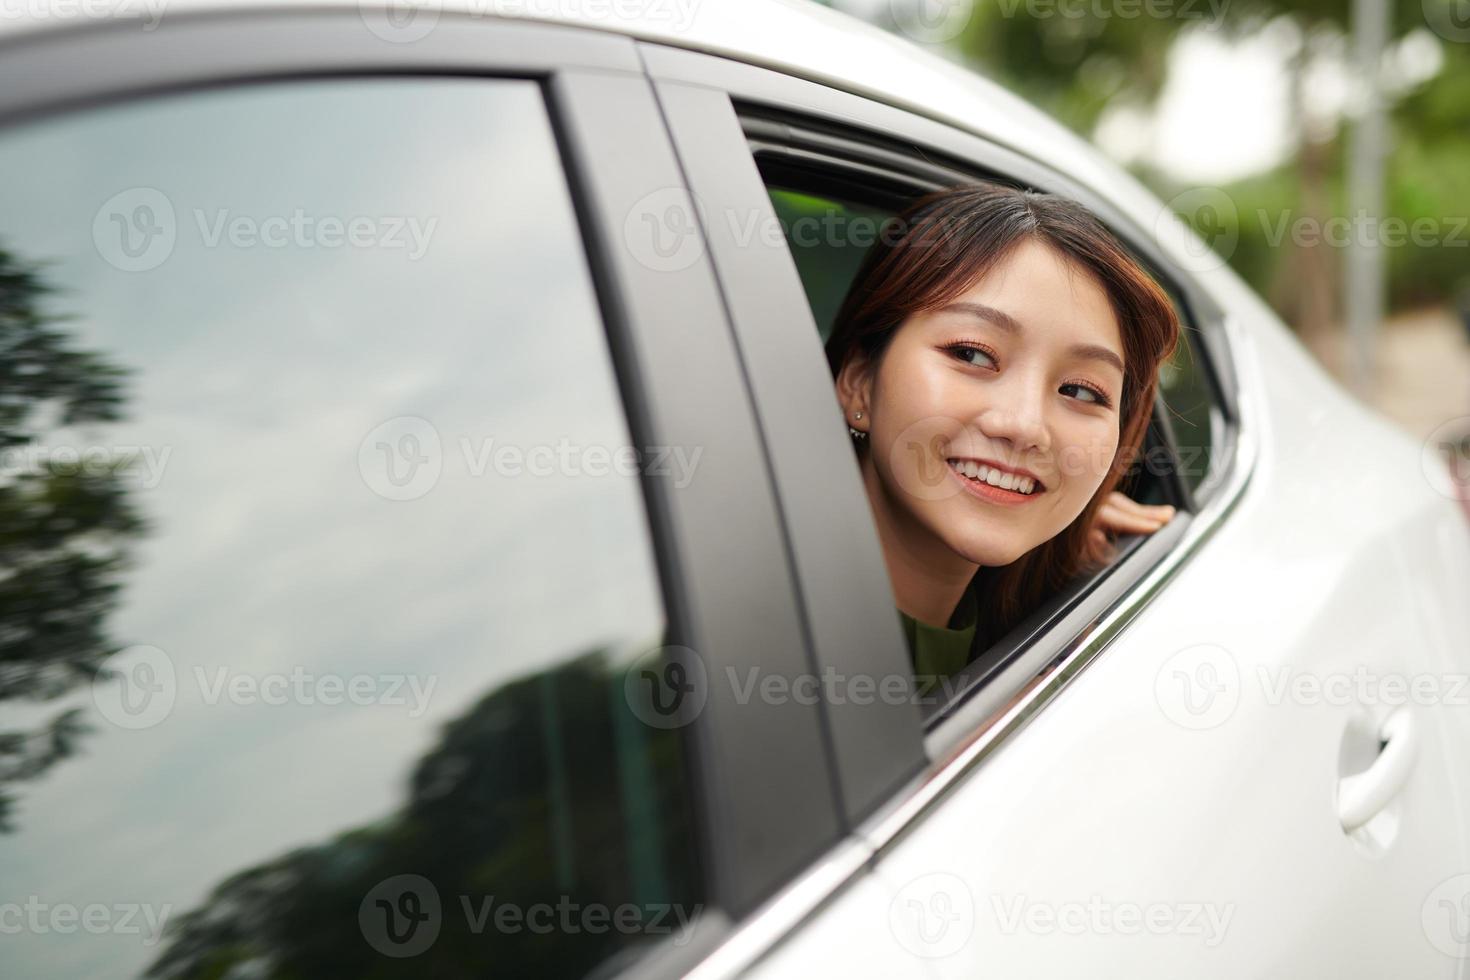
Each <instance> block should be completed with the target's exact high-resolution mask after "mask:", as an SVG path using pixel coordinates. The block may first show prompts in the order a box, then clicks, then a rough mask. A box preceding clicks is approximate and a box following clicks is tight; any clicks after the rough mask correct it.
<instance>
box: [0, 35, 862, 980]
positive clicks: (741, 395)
mask: <svg viewBox="0 0 1470 980" xmlns="http://www.w3.org/2000/svg"><path fill="white" fill-rule="evenodd" d="M393 75H403V76H420V77H422V76H474V77H486V78H494V77H514V78H529V79H534V80H537V81H538V82H540V83H541V85H542V87H543V91H544V93H545V95H546V98H547V106H548V112H549V114H550V117H551V122H552V126H553V130H554V132H555V134H556V137H557V141H558V145H559V147H560V149H561V151H562V154H563V161H564V163H565V164H566V168H567V178H568V182H569V184H570V190H571V193H572V198H573V204H574V207H575V209H576V212H577V216H578V219H579V222H580V224H581V226H582V232H583V239H584V242H585V243H586V246H587V258H588V262H589V266H590V268H591V272H592V276H593V280H594V284H595V287H596V290H597V296H598V302H599V305H600V307H601V309H602V312H603V316H604V320H605V323H606V326H607V332H608V339H609V346H610V349H611V353H612V357H613V361H614V365H615V368H616V371H617V377H618V385H619V391H620V394H621V396H622V398H623V402H624V406H625V409H626V411H627V414H628V425H629V432H630V435H631V436H632V438H633V440H634V443H635V445H702V446H706V447H714V448H715V449H716V450H718V452H716V453H713V454H706V455H705V457H704V463H705V466H706V469H705V472H704V475H705V478H704V479H703V480H699V479H695V480H693V481H691V483H690V485H689V486H688V487H685V488H680V489H677V490H676V489H675V488H674V487H672V486H671V485H668V484H667V481H666V480H665V479H664V478H663V477H660V476H656V475H650V474H647V473H645V475H644V477H643V480H642V483H643V491H644V493H643V496H644V501H645V507H646V511H647V515H648V519H649V526H650V533H651V537H652V542H651V543H652V546H653V550H654V555H655V560H656V564H657V567H658V572H659V576H660V587H661V591H662V594H663V600H664V605H665V609H666V611H667V614H668V617H669V636H670V642H671V643H674V644H679V645H685V646H691V647H693V648H695V649H696V650H697V651H698V652H699V653H700V654H701V655H702V656H703V658H704V660H705V664H706V667H707V670H708V673H709V675H710V687H709V702H708V704H707V706H706V708H705V709H704V711H703V712H701V713H700V715H699V716H698V718H697V719H696V721H695V722H694V723H693V724H692V725H691V726H690V729H691V730H690V731H689V733H688V734H689V739H688V741H689V743H690V745H691V748H692V751H691V752H690V753H687V755H688V756H690V757H692V761H691V770H692V771H691V784H692V785H693V786H694V787H695V791H696V797H697V798H696V801H695V802H696V820H697V837H698V840H699V846H700V860H701V864H702V871H703V873H704V875H705V880H706V883H707V895H708V904H707V905H706V906H705V907H704V908H703V909H702V910H701V912H700V914H699V916H698V917H697V920H696V925H695V927H694V928H693V930H692V934H691V936H690V937H689V938H688V941H687V943H686V944H685V945H683V946H682V947H677V948H676V947H674V946H673V944H672V941H671V940H667V939H665V940H661V941H659V942H658V943H656V944H654V945H653V947H652V948H651V949H649V950H648V951H647V955H640V956H639V957H637V958H632V959H629V960H626V961H625V960H623V959H622V958H617V959H615V961H610V962H609V963H607V964H604V968H601V969H600V970H599V973H601V972H603V970H604V969H605V970H606V971H607V972H617V971H620V970H623V969H635V970H636V971H637V972H638V973H639V974H640V975H647V976H655V977H659V976H670V977H672V976H682V975H684V974H685V973H687V972H688V971H689V970H690V969H691V968H692V967H694V966H695V965H697V964H698V963H699V962H700V961H701V960H703V959H704V958H705V957H707V956H708V955H709V954H710V952H711V951H712V950H715V949H716V948H719V947H720V946H722V945H723V944H726V943H727V941H728V940H729V935H730V932H731V929H732V922H733V921H735V920H738V919H740V918H742V917H744V916H745V915H747V914H748V913H749V912H750V911H751V910H752V909H753V908H755V907H756V906H757V905H758V904H760V903H761V902H764V901H767V900H768V899H769V896H770V895H771V894H772V893H773V892H774V891H776V889H778V888H779V887H780V886H781V885H782V884H783V883H784V882H786V881H788V880H789V879H790V878H791V877H792V876H794V875H796V874H798V873H800V871H801V869H802V868H804V867H806V866H808V865H809V864H810V863H811V862H813V861H815V860H817V859H818V858H819V857H820V856H821V855H822V854H823V853H826V852H827V851H828V849H829V848H831V847H832V846H833V845H834V844H835V843H837V842H838V840H839V838H840V819H839V814H838V808H837V804H836V800H835V798H834V794H833V793H832V791H831V786H830V784H829V783H828V782H827V780H826V778H825V776H826V773H827V771H828V768H829V763H830V759H829V757H828V755H827V753H826V742H825V740H824V739H823V738H822V737H821V735H820V732H821V721H820V718H819V712H818V710H817V709H816V708H815V707H812V706H807V705H804V704H801V703H800V702H796V701H788V702H786V703H785V704H783V705H781V706H779V707H778V708H773V707H771V706H767V705H763V704H759V703H757V704H754V705H751V704H738V703H737V702H736V701H735V699H734V697H733V696H732V692H731V690H730V685H729V684H722V683H720V679H721V677H722V675H723V674H724V671H725V670H726V669H727V668H729V669H733V670H737V671H739V670H743V669H745V668H747V667H748V666H750V665H756V666H760V667H763V668H767V669H772V670H779V671H783V672H787V673H796V672H797V671H798V670H799V669H801V668H802V667H803V666H804V665H806V664H808V663H809V662H810V651H809V650H808V649H807V648H806V645H805V643H804V642H803V636H804V634H803V633H802V631H801V629H800V628H799V622H800V610H799V609H798V606H797V602H796V599H795V596H796V591H795V589H794V588H793V587H792V586H791V583H790V582H789V581H787V576H788V574H789V567H788V565H787V563H786V559H785V553H784V543H783V537H782V532H781V526H780V523H779V521H778V519H777V514H776V506H775V501H774V500H773V499H772V498H771V495H770V494H769V493H767V492H761V489H762V488H766V489H768V488H769V476H768V475H767V474H766V472H765V456H764V453H763V452H762V450H761V447H760V444H759V441H758V437H757V433H756V429H755V424H754V420H753V408H752V406H751V403H750V398H749V392H748V390H747V388H746V387H745V384H744V382H743V379H742V378H741V375H740V372H739V367H738V359H737V357H736V354H735V351H734V350H733V343H732V341H731V340H730V334H729V330H728V322H727V321H726V320H725V316H726V314H725V310H724V307H723V305H722V304H721V302H720V299H719V294H718V291H717V289H716V287H715V282H714V273H713V271H712V269H711V267H710V263H709V261H708V258H707V257H706V258H701V259H700V260H698V261H696V262H695V263H693V264H692V265H690V266H689V267H688V268H686V269H682V270H675V271H672V272H660V271H657V270H654V269H651V268H648V267H646V266H643V265H642V264H640V263H639V262H637V261H636V260H635V258H634V257H633V256H631V255H630V253H629V250H628V247H627V243H626V241H625V239H624V237H623V236H624V222H625V220H626V219H627V217H628V215H629V214H630V213H632V211H633V209H635V208H636V207H637V206H638V202H639V199H640V198H641V197H643V196H646V195H647V194H648V191H649V188H650V186H652V187H657V188H659V189H664V190H666V189H674V190H675V191H681V190H683V188H684V185H683V182H682V179H681V177H680V174H679V170H678V167H677V164H676V161H675V160H674V157H673V154H672V150H671V147H670V145H669V142H668V139H667V131H666V129H665V128H664V126H663V123H662V121H661V119H660V118H659V116H658V110H657V104H656V102H655V99H654V97H653V90H652V87H651V86H650V84H649V81H648V78H647V75H646V73H645V72H644V69H643V66H642V64H641V61H640V59H639V57H638V56H637V53H636V47H635V42H633V41H632V40H631V39H629V38H626V37H622V36H618V35H614V34H609V33H607V32H603V31H597V30H590V29H586V28H581V27H571V26H564V25H552V24H543V23H535V22H526V21H515V20H505V19H499V18H486V17H471V16H468V15H463V14H451V13H450V12H448V11H445V12H443V13H442V14H441V16H440V20H439V22H438V23H437V25H436V26H435V29H434V31H433V32H432V33H431V34H430V35H429V36H427V37H425V38H423V39H421V40H418V41H416V42H415V43H412V44H392V43H386V42H384V41H383V40H381V39H379V38H377V37H375V36H374V35H373V34H371V33H370V32H369V31H368V30H367V29H366V28H365V27H364V24H363V22H362V20H361V17H360V15H359V13H358V11H357V10H356V8H354V7H346V8H341V9H321V8H317V9H312V8H305V9H289V8H287V9H277V8H261V9H256V10H248V9H247V10H232V11H227V12H192V13H191V12H184V13H177V14H171V15H170V16H169V17H166V18H163V19H162V20H161V21H160V23H159V24H158V25H157V26H156V28H155V29H154V30H152V31H150V32H144V31H142V30H141V29H140V28H139V26H138V25H137V24H136V23H129V22H112V23H110V22H96V23H90V24H84V25H72V26H67V27H64V28H57V29H47V30H42V31H37V32H33V33H21V34H18V35H13V36H11V37H7V38H5V39H3V40H0V129H3V128H4V127H6V126H10V125H15V124H19V123H25V122H29V121H31V120H34V119H40V118H43V117H49V116H52V115H55V114H57V113H62V112H69V111H73V110H83V109H89V108H93V107H97V106H105V105H111V104H116V103H120V102H125V101H133V100H135V99H138V98H141V97H147V96H155V95H157V96H164V95H170V94H174V93H183V92H195V91H201V90H206V89H209V88H212V87H217V86H224V85H238V84H250V83H255V82H277V81H284V80H292V79H313V78H328V77H388V76H393ZM691 324H697V325H707V329H706V328H701V329H695V328H694V327H691ZM701 347H702V348H703V349H702V350H701V349H700V348H701ZM712 456H718V457H722V461H721V462H720V463H718V464H715V463H713V462H712V459H711V457H712ZM716 465H718V466H719V468H720V469H723V470H725V471H726V472H727V474H728V473H739V474H740V475H741V477H742V479H741V480H731V479H724V480H722V479H720V478H718V476H716V475H713V474H715V473H716V472H717V470H716V469H715V467H716ZM752 488H754V492H752ZM731 537H735V538H737V539H738V540H739V541H740V542H741V543H742V545H747V546H749V547H750V548H751V549H752V550H751V551H750V553H749V555H748V559H749V560H748V561H746V562H744V563H739V562H735V563H732V562H731V561H730V560H729V555H728V547H729V542H730V539H731ZM753 612H755V613H757V614H752V613H753ZM814 775H816V776H818V777H819V778H815V779H814V778H813V777H814Z"/></svg>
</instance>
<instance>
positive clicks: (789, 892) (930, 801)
mask: <svg viewBox="0 0 1470 980" xmlns="http://www.w3.org/2000/svg"><path fill="white" fill-rule="evenodd" d="M1220 325H1221V327H1222V329H1223V330H1224V332H1225V334H1226V336H1227V339H1228V345H1227V348H1226V350H1227V351H1228V356H1230V358H1231V359H1232V361H1233V364H1232V365H1231V366H1232V367H1233V368H1234V377H1235V378H1236V379H1237V380H1238V382H1239V385H1240V388H1239V389H1238V395H1239V398H1238V401H1237V404H1238V406H1239V423H1238V426H1237V428H1236V431H1235V439H1234V440H1233V445H1232V450H1233V451H1232V452H1231V454H1230V462H1229V468H1228V470H1226V471H1225V473H1224V475H1223V476H1222V482H1221V484H1220V487H1219V491H1218V492H1217V493H1215V494H1213V495H1212V496H1211V497H1210V499H1209V501H1208V502H1207V503H1205V504H1204V506H1203V507H1202V509H1201V510H1200V511H1199V512H1198V513H1197V514H1194V515H1192V516H1191V519H1190V520H1189V521H1188V523H1187V526H1186V527H1184V529H1183V532H1182V534H1181V535H1180V536H1179V538H1178V540H1177V542H1176V543H1175V544H1174V545H1173V546H1172V547H1171V548H1170V550H1169V551H1168V553H1167V554H1166V555H1165V556H1164V557H1162V558H1161V559H1160V560H1159V561H1158V562H1157V564H1155V565H1154V567H1153V568H1152V569H1151V570H1150V571H1149V572H1148V573H1147V574H1145V575H1144V577H1143V578H1142V579H1141V580H1140V581H1139V582H1138V583H1137V584H1136V585H1135V586H1134V588H1133V589H1131V590H1130V591H1129V592H1128V593H1126V594H1125V595H1124V596H1123V597H1121V598H1120V599H1119V600H1118V601H1117V602H1115V603H1114V604H1113V605H1112V607H1111V608H1110V609H1109V610H1108V612H1107V613H1106V615H1104V616H1103V617H1101V618H1100V619H1098V620H1097V621H1096V623H1095V624H1094V625H1093V626H1091V627H1090V628H1088V629H1086V630H1084V631H1083V632H1082V633H1081V634H1079V635H1077V636H1075V637H1073V638H1072V639H1071V641H1070V642H1069V643H1068V644H1067V645H1066V646H1065V648H1064V650H1063V652H1062V653H1061V655H1060V656H1058V657H1056V658H1053V659H1051V660H1049V661H1048V663H1047V665H1046V666H1045V667H1044V668H1043V669H1042V670H1040V671H1039V672H1037V673H1035V674H1034V675H1033V676H1032V677H1031V678H1030V680H1029V681H1028V682H1027V683H1026V684H1025V685H1024V686H1023V687H1022V691H1023V693H1022V694H1021V696H1020V697H1019V699H1017V700H1015V701H1014V703H1012V704H1010V705H1008V706H1007V707H1006V708H1004V709H1002V710H999V711H996V712H994V713H992V714H991V715H990V716H989V717H987V718H986V719H984V721H983V722H982V723H981V724H979V725H978V726H975V727H973V728H972V730H971V731H970V732H969V733H968V735H967V737H965V738H964V739H963V740H961V741H959V742H957V743H955V744H953V745H950V746H948V747H947V748H945V747H943V741H942V740H940V741H939V743H938V746H936V739H935V737H934V735H931V736H930V737H929V738H928V739H926V748H928V749H929V750H930V754H931V756H933V755H934V754H935V751H936V748H939V749H940V750H941V751H942V752H943V754H942V755H941V756H940V757H939V758H936V759H935V760H934V761H933V762H932V763H931V765H930V766H929V768H928V769H926V770H925V771H924V772H923V773H922V774H921V775H920V776H918V777H917V778H916V779H915V780H914V781H913V782H912V783H910V784H909V785H908V786H907V787H906V788H905V789H903V790H902V791H900V792H899V793H898V794H897V795H896V796H895V797H894V799H893V800H891V801H889V803H888V804H887V805H885V806H884V807H882V808H880V810H879V811H878V812H877V813H875V814H874V815H873V816H872V817H871V818H869V819H868V820H866V821H864V822H863V824H862V825H860V826H859V827H857V828H856V829H855V830H854V831H853V832H852V834H850V835H849V836H848V837H846V838H845V839H844V840H843V841H842V842H841V843H839V844H838V845H837V846H836V847H834V848H832V849H831V850H830V851H828V852H827V853H826V854H825V855H824V856H823V857H822V859H821V860H819V861H818V862H817V863H816V864H814V865H813V866H812V867H811V868H810V869H809V870H808V871H807V872H806V873H805V874H803V875H802V876H801V877H799V878H797V879H796V880H795V881H793V882H792V883H791V884H790V885H788V886H787V887H786V888H784V889H783V890H782V891H781V892H779V893H778V894H777V895H776V896H775V897H773V898H772V899H770V900H769V901H767V902H766V903H765V904H764V905H762V906H761V907H760V908H759V909H757V910H756V912H754V913H753V914H752V915H750V916H749V917H748V918H747V919H746V920H745V921H744V922H742V923H739V924H737V926H736V928H735V930H734V931H733V932H732V933H730V934H729V935H728V937H727V938H726V940H725V942H723V943H722V944H720V946H719V947H717V948H716V949H715V950H714V952H712V953H711V954H710V955H709V956H708V957H707V958H706V959H704V960H703V961H702V962H701V963H700V964H699V965H698V967H696V968H695V969H694V970H693V971H692V972H691V973H690V974H689V976H692V977H697V978H699V980H714V978H721V977H730V976H735V975H737V974H738V973H739V972H741V971H743V970H746V969H749V968H750V967H751V966H753V965H755V964H756V963H758V962H759V961H760V960H761V959H763V958H764V957H765V956H767V955H769V954H770V953H772V952H773V951H775V950H776V949H777V948H778V947H779V946H780V944H781V942H782V941H783V940H784V939H785V938H787V937H788V936H790V935H791V934H792V933H793V932H794V931H795V930H796V929H797V928H799V927H800V926H801V925H802V924H803V923H804V922H806V921H808V920H809V919H811V918H812V917H813V916H815V915H816V914H817V913H818V912H820V911H821V910H822V908H824V907H825V906H826V905H827V904H829V903H830V902H831V901H832V900H833V899H835V898H836V897H837V896H838V895H840V894H841V893H842V891H843V890H844V889H846V888H847V887H848V886H849V885H851V884H852V883H853V882H855V881H856V880H857V879H858V876H859V875H860V874H862V873H864V872H866V871H867V870H869V869H870V868H871V867H872V865H873V864H874V863H875V862H876V861H877V860H878V859H879V858H881V857H882V856H883V855H884V854H885V853H887V852H888V851H889V850H891V849H892V848H893V847H894V846H895V845H896V844H897V843H898V842H900V841H901V840H903V839H904V838H905V837H906V836H907V835H908V834H909V833H910V832H912V831H913V830H915V829H916V828H917V827H918V826H919V825H920V824H921V823H922V821H923V819H924V817H925V816H927V815H928V814H929V813H930V812H931V811H932V810H933V809H934V808H935V807H936V806H937V805H938V804H939V803H941V802H942V801H943V800H944V799H945V798H946V797H947V796H948V795H949V794H950V793H952V792H953V791H954V790H955V789H956V788H957V787H958V786H959V785H961V784H962V783H963V782H964V780H965V779H967V778H969V777H970V776H972V775H973V774H975V773H976V772H978V771H979V770H980V769H981V767H982V766H983V764H984V762H985V760H986V759H988V758H990V756H992V755H994V754H995V753H996V752H997V751H999V750H1000V749H1001V748H1002V747H1003V746H1004V745H1005V743H1006V741H1007V740H1008V739H1010V738H1011V737H1012V736H1014V735H1015V734H1016V733H1018V732H1020V731H1021V730H1022V729H1023V728H1025V726H1026V725H1027V724H1028V723H1029V722H1030V721H1031V720H1032V719H1033V718H1035V717H1036V716H1037V715H1038V714H1039V713H1040V712H1041V711H1042V710H1043V709H1044V708H1045V707H1046V706H1047V705H1048V704H1049V703H1050V702H1051V700H1052V699H1053V698H1055V697H1056V696H1057V695H1058V694H1059V693H1061V691H1062V690H1063V688H1065V687H1066V686H1067V684H1068V683H1070V682H1071V681H1072V680H1073V679H1074V678H1076V677H1077V676H1078V675H1079V674H1081V673H1082V672H1083V671H1084V670H1086V669H1087V668H1088V667H1089V666H1090V665H1091V664H1092V663H1094V662H1095V661H1096V660H1097V658H1098V657H1099V656H1100V655H1101V654H1102V653H1103V651H1104V650H1106V649H1107V648H1108V646H1109V645H1110V644H1111V643H1112V641H1113V640H1114V639H1115V638H1116V637H1117V636H1118V635H1119V634H1120V633H1121V632H1122V631H1123V630H1124V629H1125V628H1126V627H1127V625H1128V623H1129V622H1130V621H1131V620H1132V619H1133V618H1134V617H1135V616H1137V615H1138V614H1139V613H1140V612H1142V611H1143V610H1144V609H1145V608H1147V606H1148V605H1149V604H1150V603H1151V602H1153V601H1154V599H1155V598H1157V597H1158V595H1159V594H1160V592H1161V591H1162V590H1163V588H1164V586H1165V585H1166V584H1167V583H1168V582H1169V580H1170V579H1171V578H1173V577H1174V575H1175V574H1177V573H1178V572H1179V570H1180V569H1181V568H1182V567H1183V566H1184V565H1185V563H1186V562H1188V561H1189V560H1190V559H1191V558H1193V557H1194V556H1195V555H1196V554H1197V553H1198V552H1199V550H1200V549H1201V548H1202V547H1203V546H1204V544H1205V542H1207V541H1208V540H1209V539H1210V538H1211V537H1213V536H1214V534H1215V533H1216V532H1217V531H1218V530H1219V528H1220V526H1221V524H1222V523H1223V522H1224V521H1225V519H1226V518H1227V517H1228V516H1229V515H1230V513H1231V512H1232V511H1233V510H1234V509H1235V507H1236V505H1237V504H1238V503H1239V502H1240V500H1241V498H1242V497H1243V496H1244V494H1245V491H1246V488H1247V487H1248V486H1249V485H1250V482H1251V479H1252V477H1253V476H1254V475H1255V470H1256V466H1257V463H1258V461H1259V459H1260V456H1261V453H1262V449H1263V428H1262V419H1263V418H1264V416H1263V414H1262V413H1263V393H1262V392H1261V391H1260V390H1259V388H1258V387H1257V383H1256V379H1258V378H1259V377H1260V375H1259V372H1258V371H1257V370H1256V369H1255V368H1254V366H1253V365H1254V362H1255V347H1254V344H1253V343H1252V341H1251V339H1250V337H1249V335H1248V334H1247V333H1246V332H1245V330H1244V328H1243V327H1241V325H1240V323H1239V321H1238V320H1237V319H1236V318H1235V317H1234V316H1233V315H1230V314H1226V315H1225V316H1223V317H1222V318H1221V323H1220ZM1159 533H1162V532H1159ZM953 720H955V721H958V720H959V719H958V718H956V719H953ZM936 734H937V733H936Z"/></svg>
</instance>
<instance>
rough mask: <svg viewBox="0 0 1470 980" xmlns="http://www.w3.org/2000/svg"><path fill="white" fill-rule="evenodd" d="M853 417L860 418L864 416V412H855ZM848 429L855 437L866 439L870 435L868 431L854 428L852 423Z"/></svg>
mask: <svg viewBox="0 0 1470 980" xmlns="http://www.w3.org/2000/svg"><path fill="white" fill-rule="evenodd" d="M852 417H853V418H855V419H860V418H862V417H863V413H862V412H853V413H852ZM847 431H848V432H849V433H851V434H852V437H853V438H854V439H866V438H867V437H868V434H867V433H866V432H863V431H861V430H858V429H854V428H853V427H852V426H850V425H849V426H848V427H847Z"/></svg>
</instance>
